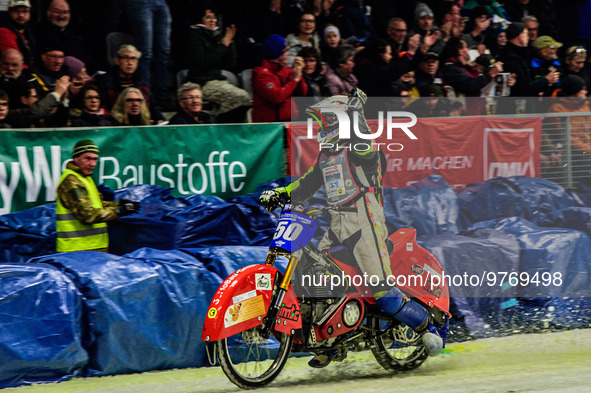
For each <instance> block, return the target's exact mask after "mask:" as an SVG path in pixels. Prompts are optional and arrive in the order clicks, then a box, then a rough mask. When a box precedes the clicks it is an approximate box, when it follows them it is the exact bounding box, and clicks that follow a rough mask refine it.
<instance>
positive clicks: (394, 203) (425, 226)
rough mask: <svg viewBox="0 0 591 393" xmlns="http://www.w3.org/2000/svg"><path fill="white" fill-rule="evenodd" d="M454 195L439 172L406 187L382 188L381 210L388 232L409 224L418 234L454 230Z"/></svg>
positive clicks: (455, 223)
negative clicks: (382, 208)
mask: <svg viewBox="0 0 591 393" xmlns="http://www.w3.org/2000/svg"><path fill="white" fill-rule="evenodd" d="M459 210H460V208H459V203H458V196H457V194H456V192H455V191H454V189H453V188H452V187H450V186H449V184H447V182H446V181H445V179H443V177H441V176H439V175H431V176H429V177H428V178H426V179H423V180H421V181H419V182H417V183H415V184H413V185H412V186H410V187H406V188H401V189H394V188H386V189H385V190H384V213H385V215H386V221H387V224H388V229H389V231H390V232H395V231H396V230H397V229H399V228H402V227H413V228H415V229H416V230H417V235H418V236H423V235H439V234H442V233H458V231H459V227H458V218H459Z"/></svg>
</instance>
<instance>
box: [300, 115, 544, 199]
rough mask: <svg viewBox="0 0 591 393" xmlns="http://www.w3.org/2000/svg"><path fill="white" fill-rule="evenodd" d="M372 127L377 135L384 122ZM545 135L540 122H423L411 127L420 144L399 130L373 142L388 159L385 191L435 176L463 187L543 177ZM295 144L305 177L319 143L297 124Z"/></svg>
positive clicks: (474, 119) (532, 119)
mask: <svg viewBox="0 0 591 393" xmlns="http://www.w3.org/2000/svg"><path fill="white" fill-rule="evenodd" d="M368 124H369V126H370V128H371V129H372V130H373V131H374V133H375V131H376V130H377V129H378V121H377V120H370V121H368ZM385 129H386V128H384V130H385ZM541 130H542V119H541V118H539V117H528V118H494V117H470V118H445V119H441V118H438V119H418V121H417V124H416V125H414V126H412V127H411V128H410V131H412V133H413V134H414V135H416V136H417V138H418V139H410V138H409V137H408V136H407V135H406V134H405V133H404V132H403V131H402V130H399V129H398V130H393V132H392V135H391V138H390V139H388V138H387V135H386V132H383V133H382V135H381V136H380V137H379V138H377V139H375V140H374V141H373V143H374V147H377V148H379V149H380V150H383V151H384V154H385V155H386V158H387V162H388V166H387V169H386V174H385V176H384V186H386V187H396V188H402V187H407V186H409V185H410V184H412V183H414V182H417V181H419V180H421V179H424V178H426V177H427V176H429V175H431V174H433V173H435V174H438V175H441V176H443V178H444V179H445V180H446V181H447V182H448V183H449V184H450V185H451V186H453V187H456V188H461V187H464V186H465V185H466V184H468V183H472V182H479V181H484V180H488V179H491V178H493V177H496V176H504V177H509V176H518V175H523V176H529V177H535V176H539V174H540V140H541V132H542V131H541ZM313 135H314V136H315V135H316V131H315V130H314V132H313ZM367 142H368V143H369V142H371V141H367ZM289 145H290V169H291V176H296V177H299V176H302V175H303V174H304V173H306V172H307V171H308V169H309V168H310V167H311V166H312V165H314V162H315V161H316V158H317V156H318V152H319V148H320V147H319V144H318V142H317V141H316V139H310V138H309V135H308V130H307V125H306V124H292V125H291V127H290V129H289ZM341 147H345V148H351V149H358V150H362V149H365V148H366V147H365V146H363V144H361V145H360V146H351V145H348V144H343V145H342V146H341Z"/></svg>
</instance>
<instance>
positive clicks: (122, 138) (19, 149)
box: [0, 123, 284, 214]
mask: <svg viewBox="0 0 591 393" xmlns="http://www.w3.org/2000/svg"><path fill="white" fill-rule="evenodd" d="M283 128H284V126H283V124H279V123H271V124H228V125H226V124H224V125H199V126H158V127H156V126H155V127H117V128H101V129H89V128H84V129H81V128H79V129H60V130H41V131H22V130H19V131H14V130H7V131H4V130H2V131H0V194H1V197H2V203H1V204H0V214H6V213H9V212H15V211H21V210H25V209H29V208H31V207H34V206H37V205H41V204H44V203H47V202H53V201H55V195H56V188H57V185H58V182H59V179H60V175H61V173H62V171H63V169H64V168H65V165H66V163H67V161H68V160H69V159H70V158H71V154H72V148H73V147H74V145H75V143H76V142H77V141H78V140H80V139H85V138H89V139H92V140H93V141H94V142H95V143H96V144H97V145H98V146H99V148H100V150H101V154H100V160H99V164H98V165H97V167H96V168H95V171H94V174H93V178H94V181H95V182H96V184H97V185H98V184H104V185H106V186H108V187H110V188H112V189H118V188H122V187H127V186H132V185H136V184H155V185H159V186H163V187H166V188H172V189H174V192H173V193H174V195H176V196H183V195H190V194H207V195H216V196H219V197H221V198H226V197H229V196H233V195H244V194H247V193H249V192H252V191H254V190H255V189H256V187H257V186H258V185H259V184H260V183H262V182H265V181H268V180H273V179H277V178H279V177H281V176H282V175H283V139H284V138H283V135H284V133H283Z"/></svg>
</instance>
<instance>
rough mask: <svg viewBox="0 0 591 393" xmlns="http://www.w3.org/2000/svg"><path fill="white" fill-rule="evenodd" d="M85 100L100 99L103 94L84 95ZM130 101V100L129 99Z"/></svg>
mask: <svg viewBox="0 0 591 393" xmlns="http://www.w3.org/2000/svg"><path fill="white" fill-rule="evenodd" d="M84 99H85V100H100V99H101V96H86V97H84ZM127 101H129V100H127Z"/></svg>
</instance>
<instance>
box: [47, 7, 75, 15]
mask: <svg viewBox="0 0 591 393" xmlns="http://www.w3.org/2000/svg"><path fill="white" fill-rule="evenodd" d="M49 12H51V13H52V14H57V15H70V11H60V10H56V9H53V8H52V9H50V10H49Z"/></svg>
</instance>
